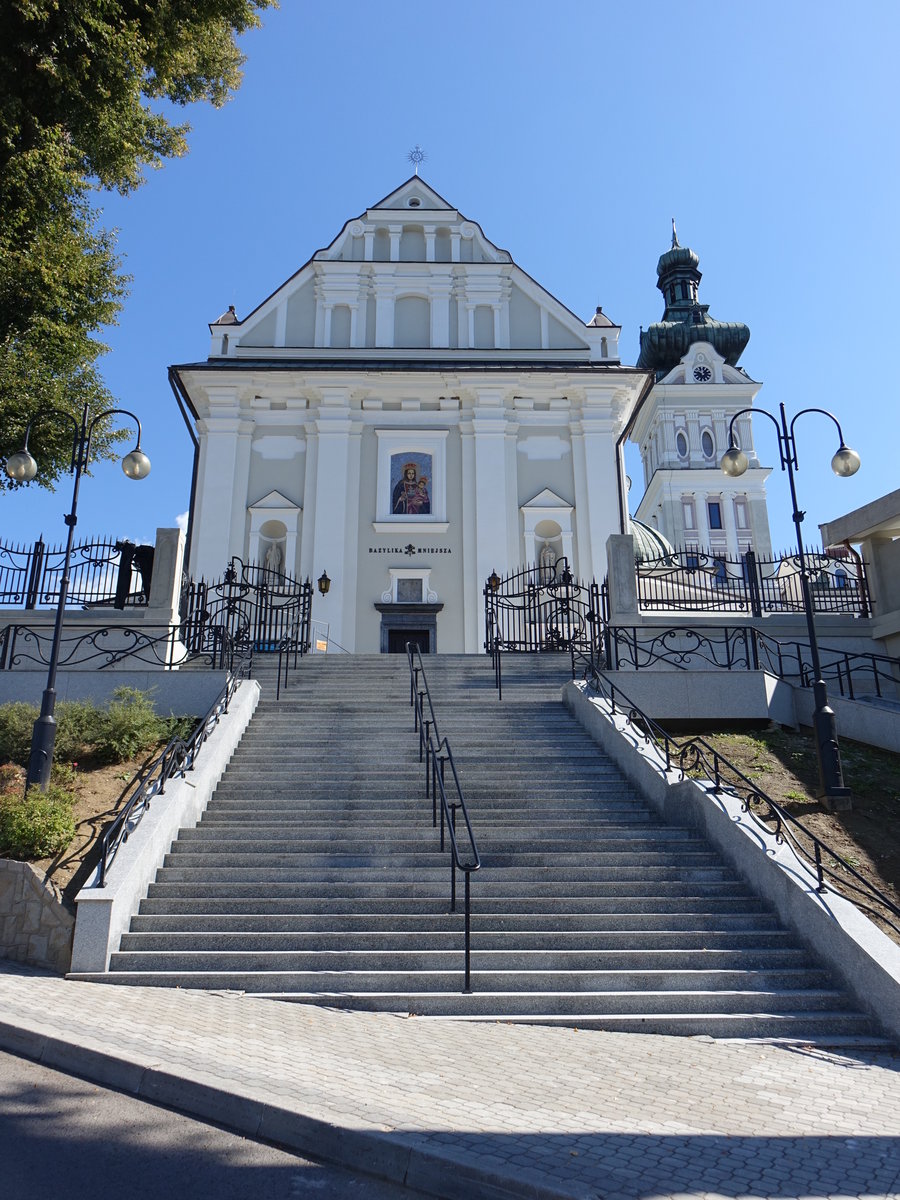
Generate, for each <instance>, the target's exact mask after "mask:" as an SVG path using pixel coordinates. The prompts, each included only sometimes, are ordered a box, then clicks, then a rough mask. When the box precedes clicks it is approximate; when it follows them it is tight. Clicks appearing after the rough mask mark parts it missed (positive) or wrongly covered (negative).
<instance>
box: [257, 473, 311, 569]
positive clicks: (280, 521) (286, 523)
mask: <svg viewBox="0 0 900 1200" xmlns="http://www.w3.org/2000/svg"><path fill="white" fill-rule="evenodd" d="M247 512H248V513H249V515H250V544H249V546H248V558H249V561H250V562H252V563H258V564H259V565H260V566H265V565H266V554H267V552H268V550H269V548H270V547H271V546H272V545H273V544H276V543H277V544H278V545H279V546H280V549H281V562H282V566H281V571H282V573H283V574H285V575H289V576H291V578H296V574H297V547H298V544H299V541H300V522H301V519H302V517H303V509H302V508H300V506H299V505H297V504H293V503H292V502H291V501H290V500H288V499H287V498H286V497H285V496H282V494H281V493H280V492H269V493H268V494H267V495H265V496H263V497H261V499H259V500H257V501H256V503H255V504H251V505H249V507H248V508H247Z"/></svg>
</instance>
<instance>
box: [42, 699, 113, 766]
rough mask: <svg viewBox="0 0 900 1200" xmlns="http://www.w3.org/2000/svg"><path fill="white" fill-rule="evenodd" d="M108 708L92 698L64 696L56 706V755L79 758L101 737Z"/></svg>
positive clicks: (65, 759)
mask: <svg viewBox="0 0 900 1200" xmlns="http://www.w3.org/2000/svg"><path fill="white" fill-rule="evenodd" d="M105 719H106V713H105V711H104V710H103V709H102V708H100V707H99V706H98V705H97V704H95V703H94V702H93V700H61V701H60V703H59V704H57V706H56V722H57V728H56V743H55V745H54V748H53V757H54V759H55V760H58V761H59V762H69V763H71V762H77V761H78V760H79V758H83V757H84V755H85V753H86V752H87V751H88V749H89V748H90V747H91V746H93V745H95V744H96V742H97V739H98V738H99V737H100V734H101V730H102V729H103V724H104V721H105Z"/></svg>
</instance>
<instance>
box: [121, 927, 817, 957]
mask: <svg viewBox="0 0 900 1200" xmlns="http://www.w3.org/2000/svg"><path fill="white" fill-rule="evenodd" d="M460 934H461V928H460V923H459V921H457V920H454V921H453V922H452V925H451V921H450V919H449V918H445V922H444V928H443V929H439V928H435V927H432V928H426V929H415V930H410V931H402V930H398V929H396V928H394V929H389V930H379V929H375V928H373V927H372V925H371V924H370V925H369V926H367V927H364V928H362V929H358V930H353V931H350V930H345V931H335V930H327V931H321V932H316V933H313V932H308V931H292V932H279V933H275V932H262V931H260V930H256V929H254V930H247V931H245V932H240V933H238V932H229V933H213V932H199V931H197V930H182V929H170V930H165V931H156V930H154V931H151V932H145V931H144V930H141V929H139V928H137V927H136V925H135V924H132V932H131V933H126V934H124V935H123V936H122V941H121V944H120V947H119V949H120V951H121V952H122V953H125V952H132V951H133V952H139V953H142V954H143V953H147V952H149V951H154V952H161V953H170V952H171V953H173V954H179V953H182V952H190V953H192V954H199V953H209V954H216V953H219V952H221V951H234V952H240V953H251V952H252V953H265V954H268V953H270V952H276V951H277V952H279V953H280V952H289V953H297V954H306V953H309V952H311V951H316V952H326V951H327V952H334V953H343V952H344V951H353V952H355V953H373V954H375V953H377V954H385V953H391V954H394V953H398V954H401V955H406V954H409V953H415V954H431V953H433V952H441V953H442V952H444V951H447V950H449V951H453V952H456V951H457V950H458V949H459V945H460ZM473 939H474V940H473V946H474V948H475V950H476V951H477V953H478V955H479V961H481V956H482V955H484V954H485V953H486V952H487V951H504V952H509V953H512V952H516V953H517V952H519V951H522V952H525V951H529V952H531V951H540V952H542V953H547V954H554V955H559V954H563V952H568V951H577V952H578V953H579V954H585V955H590V956H593V955H594V954H595V953H596V954H605V953H607V952H611V951H614V950H620V951H626V952H628V953H632V952H634V951H639V950H650V951H670V950H686V951H690V952H691V953H696V952H698V951H700V952H702V951H704V950H728V951H734V952H738V951H744V950H757V949H775V950H782V949H787V950H791V951H794V950H795V946H794V945H793V944H792V937H791V936H790V935H789V934H788V933H786V932H785V931H784V930H780V929H770V930H761V931H754V930H735V929H728V930H725V931H719V930H712V929H701V930H665V929H657V930H635V929H629V930H606V931H600V930H597V929H589V930H587V931H581V932H577V931H573V930H570V929H560V928H558V927H557V928H548V929H545V930H543V931H526V930H523V929H512V930H493V929H485V928H483V925H482V924H481V923H479V924H478V927H477V929H476V930H473Z"/></svg>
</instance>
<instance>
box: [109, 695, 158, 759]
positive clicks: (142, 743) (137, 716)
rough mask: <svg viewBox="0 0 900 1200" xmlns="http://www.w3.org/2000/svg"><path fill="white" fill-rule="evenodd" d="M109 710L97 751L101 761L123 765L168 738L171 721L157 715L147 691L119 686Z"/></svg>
mask: <svg viewBox="0 0 900 1200" xmlns="http://www.w3.org/2000/svg"><path fill="white" fill-rule="evenodd" d="M114 696H115V699H114V700H113V701H112V703H111V704H110V705H109V708H108V709H107V710H106V713H105V716H104V719H103V721H102V723H101V727H100V729H99V731H98V736H97V738H96V740H95V741H94V746H93V749H94V752H95V754H96V755H97V758H99V760H100V761H101V762H108V763H116V762H124V761H125V760H126V759H128V758H134V756H135V755H136V754H140V753H141V751H143V750H149V749H150V747H151V746H155V745H156V743H157V742H159V741H162V739H163V738H165V737H167V735H168V722H167V721H165V720H163V718H162V717H160V716H157V714H156V713H155V712H154V710H153V702H152V701H151V699H150V697H149V696H148V695H147V693H146V692H140V691H138V689H137V688H129V687H120V688H116V690H115V692H114Z"/></svg>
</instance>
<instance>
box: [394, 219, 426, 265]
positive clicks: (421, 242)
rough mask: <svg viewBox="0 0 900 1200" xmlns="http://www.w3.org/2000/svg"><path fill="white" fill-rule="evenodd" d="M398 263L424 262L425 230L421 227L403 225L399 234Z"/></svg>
mask: <svg viewBox="0 0 900 1200" xmlns="http://www.w3.org/2000/svg"><path fill="white" fill-rule="evenodd" d="M400 261H401V262H424V261H425V230H424V229H423V228H422V226H421V225H404V226H403V232H402V233H401V234H400Z"/></svg>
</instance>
